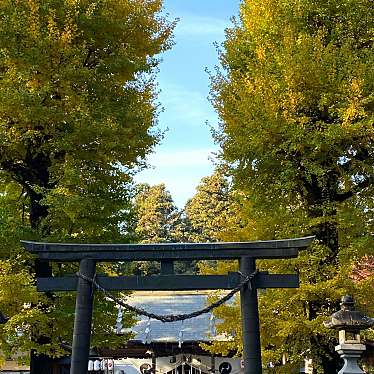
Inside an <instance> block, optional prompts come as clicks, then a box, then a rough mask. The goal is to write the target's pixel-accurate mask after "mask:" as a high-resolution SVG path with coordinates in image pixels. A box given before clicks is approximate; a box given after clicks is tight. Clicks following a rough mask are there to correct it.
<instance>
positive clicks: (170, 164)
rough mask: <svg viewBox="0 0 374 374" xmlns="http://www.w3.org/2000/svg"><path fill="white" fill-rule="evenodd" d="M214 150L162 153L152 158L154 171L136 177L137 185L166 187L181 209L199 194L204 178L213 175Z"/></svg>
mask: <svg viewBox="0 0 374 374" xmlns="http://www.w3.org/2000/svg"><path fill="white" fill-rule="evenodd" d="M213 152H214V149H212V148H209V149H192V150H187V149H186V150H160V151H157V153H154V154H152V155H150V157H149V158H148V162H149V164H150V165H151V166H153V168H150V169H147V170H144V171H142V172H141V173H139V174H138V175H137V176H136V178H135V179H136V181H137V182H143V183H149V184H151V185H155V184H160V183H164V184H165V185H166V188H167V189H168V190H169V191H170V193H171V195H172V197H173V200H174V202H175V204H176V205H177V206H178V207H179V208H182V207H183V206H184V205H185V203H186V202H187V200H188V199H189V198H191V197H192V196H193V195H194V194H195V191H196V187H197V185H198V184H199V183H200V180H201V178H203V177H205V176H207V175H210V174H212V172H213V169H214V165H213V163H212V161H211V159H212V158H214V155H213Z"/></svg>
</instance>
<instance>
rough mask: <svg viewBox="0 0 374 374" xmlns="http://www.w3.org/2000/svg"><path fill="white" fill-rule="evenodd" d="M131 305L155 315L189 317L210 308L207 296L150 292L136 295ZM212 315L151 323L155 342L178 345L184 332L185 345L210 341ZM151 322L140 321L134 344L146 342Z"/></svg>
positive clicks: (141, 319) (201, 294) (129, 301)
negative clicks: (196, 311)
mask: <svg viewBox="0 0 374 374" xmlns="http://www.w3.org/2000/svg"><path fill="white" fill-rule="evenodd" d="M127 302H128V303H129V304H131V305H134V306H137V307H141V308H142V309H145V310H147V311H149V312H152V313H155V314H163V315H164V314H187V313H191V312H193V311H195V310H199V309H202V308H204V307H205V306H206V305H207V294H206V293H203V292H199V293H197V292H196V293H189V294H180V293H170V292H169V293H161V292H149V293H147V294H144V293H134V294H133V295H132V296H131V297H130V298H129V299H128V300H127ZM210 316H211V315H210V313H207V314H203V315H201V316H199V317H196V318H192V319H189V320H186V321H184V322H183V324H182V322H180V321H177V322H170V323H162V322H160V321H157V320H153V319H152V320H150V329H151V332H150V334H151V340H152V341H154V342H156V341H158V342H178V338H179V334H180V331H181V329H183V341H184V342H187V341H209V340H211V337H210V335H209V332H210ZM148 321H149V319H148V318H147V317H139V320H138V323H137V324H136V325H135V326H134V327H133V328H132V330H133V331H134V332H135V334H136V335H135V338H134V340H139V341H144V340H145V337H146V333H145V330H146V328H147V323H148Z"/></svg>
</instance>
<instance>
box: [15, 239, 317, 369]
mask: <svg viewBox="0 0 374 374" xmlns="http://www.w3.org/2000/svg"><path fill="white" fill-rule="evenodd" d="M313 239H314V237H312V236H309V237H304V238H296V239H285V240H267V241H254V242H232V243H229V242H224V243H157V244H75V243H72V244H66V243H39V242H30V241H22V244H23V246H24V247H25V248H26V249H27V250H28V251H29V252H31V253H34V254H36V255H37V257H38V259H37V260H36V261H37V262H38V266H36V269H39V271H38V272H37V274H36V276H37V288H38V290H39V291H55V292H56V291H71V290H77V299H76V309H75V321H74V332H73V348H72V357H71V369H70V374H86V373H87V364H88V355H89V348H90V337H91V320H92V307H93V297H94V295H93V285H92V283H91V282H89V281H87V280H85V279H83V278H79V279H78V278H77V277H60V278H59V277H52V274H51V271H50V270H48V269H50V267H49V261H57V262H66V261H72V262H79V263H80V267H79V269H80V273H81V274H82V275H84V276H86V277H87V278H89V279H92V278H94V276H95V272H96V270H95V269H96V262H97V261H100V262H102V261H107V262H113V261H160V262H161V275H158V276H150V277H140V276H139V277H104V276H99V277H97V281H98V282H99V284H100V285H101V286H102V287H104V288H105V289H107V290H191V289H233V288H235V287H236V286H238V285H239V284H240V282H241V281H242V277H243V276H244V277H246V276H248V275H250V274H252V273H253V272H254V271H255V270H256V259H282V258H292V257H297V256H298V252H299V250H302V249H305V248H307V247H308V246H309V245H310V243H311V242H312V240H313ZM207 259H208V260H223V259H224V260H229V259H237V260H239V265H240V272H241V274H239V273H229V274H227V275H217V276H216V275H210V276H209V275H206V276H203V275H174V271H173V261H177V260H178V261H183V260H207ZM298 286H299V279H298V275H296V274H268V273H267V272H259V273H257V274H256V276H255V278H254V282H253V287H252V288H250V287H248V286H243V287H242V289H241V290H240V303H241V315H242V331H243V334H242V335H243V359H244V374H261V373H262V363H261V348H260V330H259V315H258V300H257V288H274V287H276V288H278V287H286V288H296V287H298Z"/></svg>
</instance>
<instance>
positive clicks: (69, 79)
mask: <svg viewBox="0 0 374 374" xmlns="http://www.w3.org/2000/svg"><path fill="white" fill-rule="evenodd" d="M173 27H174V22H170V21H168V20H167V19H166V18H165V17H164V16H163V15H162V1H161V0H101V1H95V0H82V1H70V0H61V1H55V0H17V1H7V0H4V1H1V2H0V173H1V174H0V178H1V181H0V182H1V202H0V203H1V207H0V211H1V213H4V214H2V216H1V219H2V222H1V223H0V224H1V226H2V227H5V228H6V229H7V230H8V231H7V232H8V233H10V235H12V237H13V238H14V239H15V240H14V241H11V242H12V245H9V246H2V247H1V248H2V252H1V255H2V260H1V268H2V269H3V270H4V271H3V272H2V275H1V277H2V279H1V281H0V283H1V285H3V284H7V282H8V281H7V280H6V279H5V278H4V279H3V277H4V276H6V275H7V274H8V275H9V277H12V276H13V273H14V272H18V271H21V270H20V267H21V268H22V265H23V266H24V268H25V269H26V272H27V273H29V272H30V270H32V269H30V264H32V261H30V259H29V258H28V257H27V256H26V255H25V254H24V253H23V252H22V251H21V249H20V246H19V244H17V240H18V239H19V238H23V239H37V240H58V241H63V240H64V241H68V240H69V241H72V240H75V241H96V242H98V241H116V240H119V239H120V238H121V240H125V239H124V238H123V237H122V234H125V233H126V232H127V229H126V224H125V223H126V222H127V221H128V216H129V214H130V213H129V212H130V209H131V203H130V201H131V196H132V195H131V182H132V176H133V174H134V172H135V171H136V170H138V169H139V168H141V167H143V166H144V158H145V156H146V154H147V153H148V152H150V151H151V149H152V147H153V146H154V145H155V144H156V143H157V141H158V140H159V134H158V132H157V130H156V129H155V125H156V124H157V114H158V104H157V102H156V99H157V94H156V93H157V90H156V86H155V80H154V78H155V72H156V69H157V65H158V63H159V58H158V55H159V54H160V53H162V52H163V51H165V50H167V49H168V48H170V47H171V45H172V39H171V35H172V30H173ZM8 204H11V205H12V206H11V208H9V205H8ZM4 236H5V235H4ZM16 239H17V240H16ZM7 240H8V241H9V239H7ZM9 266H10V267H12V266H13V268H9ZM55 270H56V269H55ZM56 271H58V269H57V270H56ZM20 274H23V272H21V273H20ZM9 279H11V278H9ZM14 279H15V282H17V279H18V280H19V281H20V282H21V281H22V282H23V283H22V284H23V285H21V284H20V287H21V286H22V287H28V290H29V292H30V297H29V299H30V302H27V300H28V298H27V297H25V298H20V299H19V300H18V301H17V300H12V299H9V298H8V297H7V296H6V295H7V293H6V292H5V293H4V294H2V293H1V291H0V308H1V310H2V312H3V313H4V314H6V315H8V316H9V317H10V320H9V321H8V322H7V323H6V324H5V325H4V326H3V327H2V334H0V335H1V341H2V343H1V344H2V345H4V347H5V348H6V349H5V348H4V351H9V349H8V348H7V347H6V346H7V345H8V346H9V345H12V344H11V342H12V341H13V340H14V339H13V338H14V337H10V335H9V334H11V332H12V333H13V332H14V330H13V327H14V326H15V325H16V324H17V323H21V322H22V324H23V326H24V330H25V331H26V332H27V333H24V334H23V335H24V336H23V340H22V337H18V340H17V344H13V345H14V346H18V348H19V350H21V351H22V350H23V349H25V350H27V349H28V348H30V346H31V348H33V349H35V350H36V351H35V352H37V351H39V352H42V353H45V354H49V355H58V354H60V353H61V352H60V346H59V345H58V344H57V343H59V342H58V339H57V337H58V335H59V334H60V336H61V337H62V339H63V340H64V339H65V338H66V339H68V338H67V334H65V333H64V332H63V331H62V330H61V328H62V326H60V330H59V328H58V324H57V323H55V324H54V323H53V319H54V318H56V320H57V319H58V316H57V314H58V312H59V310H60V309H59V308H60V307H62V309H63V306H64V305H65V304H64V302H63V301H62V299H55V300H54V301H52V302H51V300H49V301H46V300H45V298H43V297H42V296H40V297H41V300H39V299H37V296H36V295H35V294H34V292H35V290H34V288H33V287H32V284H31V283H32V282H31V283H30V282H29V281H27V280H28V279H29V278H27V277H21V279H20V278H19V277H18V278H17V277H16V278H14ZM25 282H26V283H25ZM24 283H25V284H24ZM27 285H28V286H27ZM1 295H4V297H2V296H1ZM20 295H25V293H21V294H20ZM69 297H70V296H67V298H66V303H67V304H66V308H67V309H66V313H65V315H63V317H61V316H60V317H61V318H60V321H61V320H66V321H70V320H71V317H72V312H68V311H69V308H70V306H68V304H69V302H68V301H67V300H68V299H69ZM21 299H22V300H21ZM38 300H39V301H38ZM30 303H31V306H30ZM57 304H58V305H59V308H55V305H57ZM103 304H105V302H103ZM16 305H18V307H15V306H16ZM24 305H27V308H29V309H28V310H27V311H25V309H24ZM103 308H104V309H105V307H103ZM104 309H103V310H104ZM32 313H39V314H38V316H39V315H40V316H42V317H40V318H39V317H36V318H30V319H29V321H27V318H23V319H22V318H21V317H22V316H23V317H25V316H28V315H29V316H30V315H31V314H32ZM53 313H55V314H53ZM56 313H57V314H56ZM60 314H61V313H60ZM62 314H63V313H62ZM69 315H70V319H69V318H68V319H66V318H67V316H69ZM103 315H105V316H109V315H110V313H108V311H105V313H103ZM20 318H21V319H22V321H21V320H20ZM17 321H18V322H17ZM104 321H108V319H107V318H102V319H100V320H97V326H102V331H103V332H107V331H109V327H108V326H106V327H105V326H104ZM100 323H102V325H100ZM94 330H95V331H98V330H100V329H97V328H94ZM4 331H7V333H4V334H3V332H4ZM66 331H70V330H69V329H66ZM29 333H31V334H32V336H33V339H31V340H29V339H28V334H29ZM13 335H14V334H13ZM45 335H47V336H48V337H50V338H52V340H50V341H48V340H47V341H46V343H47V344H42V345H38V344H37V341H38V339H37V337H38V336H41V337H43V336H45ZM12 339H13V340H12ZM21 341H22V342H23V343H22V344H21ZM103 341H105V339H104V340H103ZM0 349H2V347H0ZM48 370H50V368H49V369H48V368H47V367H42V366H41V367H39V368H38V367H37V366H34V367H32V371H33V372H38V373H44V372H45V373H47V372H49V371H48Z"/></svg>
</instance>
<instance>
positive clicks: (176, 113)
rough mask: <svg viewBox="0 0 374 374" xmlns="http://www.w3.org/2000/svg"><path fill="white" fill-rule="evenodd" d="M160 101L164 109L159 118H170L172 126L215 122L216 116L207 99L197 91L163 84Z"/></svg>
mask: <svg viewBox="0 0 374 374" xmlns="http://www.w3.org/2000/svg"><path fill="white" fill-rule="evenodd" d="M160 101H161V103H162V106H163V107H164V109H165V111H164V112H163V113H162V114H161V116H163V117H164V118H172V119H173V123H174V126H178V125H179V124H182V123H183V124H185V123H188V124H189V125H191V124H192V125H197V126H201V125H203V124H204V123H205V121H208V122H209V123H214V122H216V121H217V115H216V113H215V112H214V110H213V108H212V106H211V104H210V103H209V102H208V99H207V97H206V96H204V94H203V93H202V92H199V91H197V90H190V89H185V88H183V87H182V86H179V85H176V84H172V83H167V82H164V83H163V84H162V92H161V94H160ZM161 118H162V117H161Z"/></svg>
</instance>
